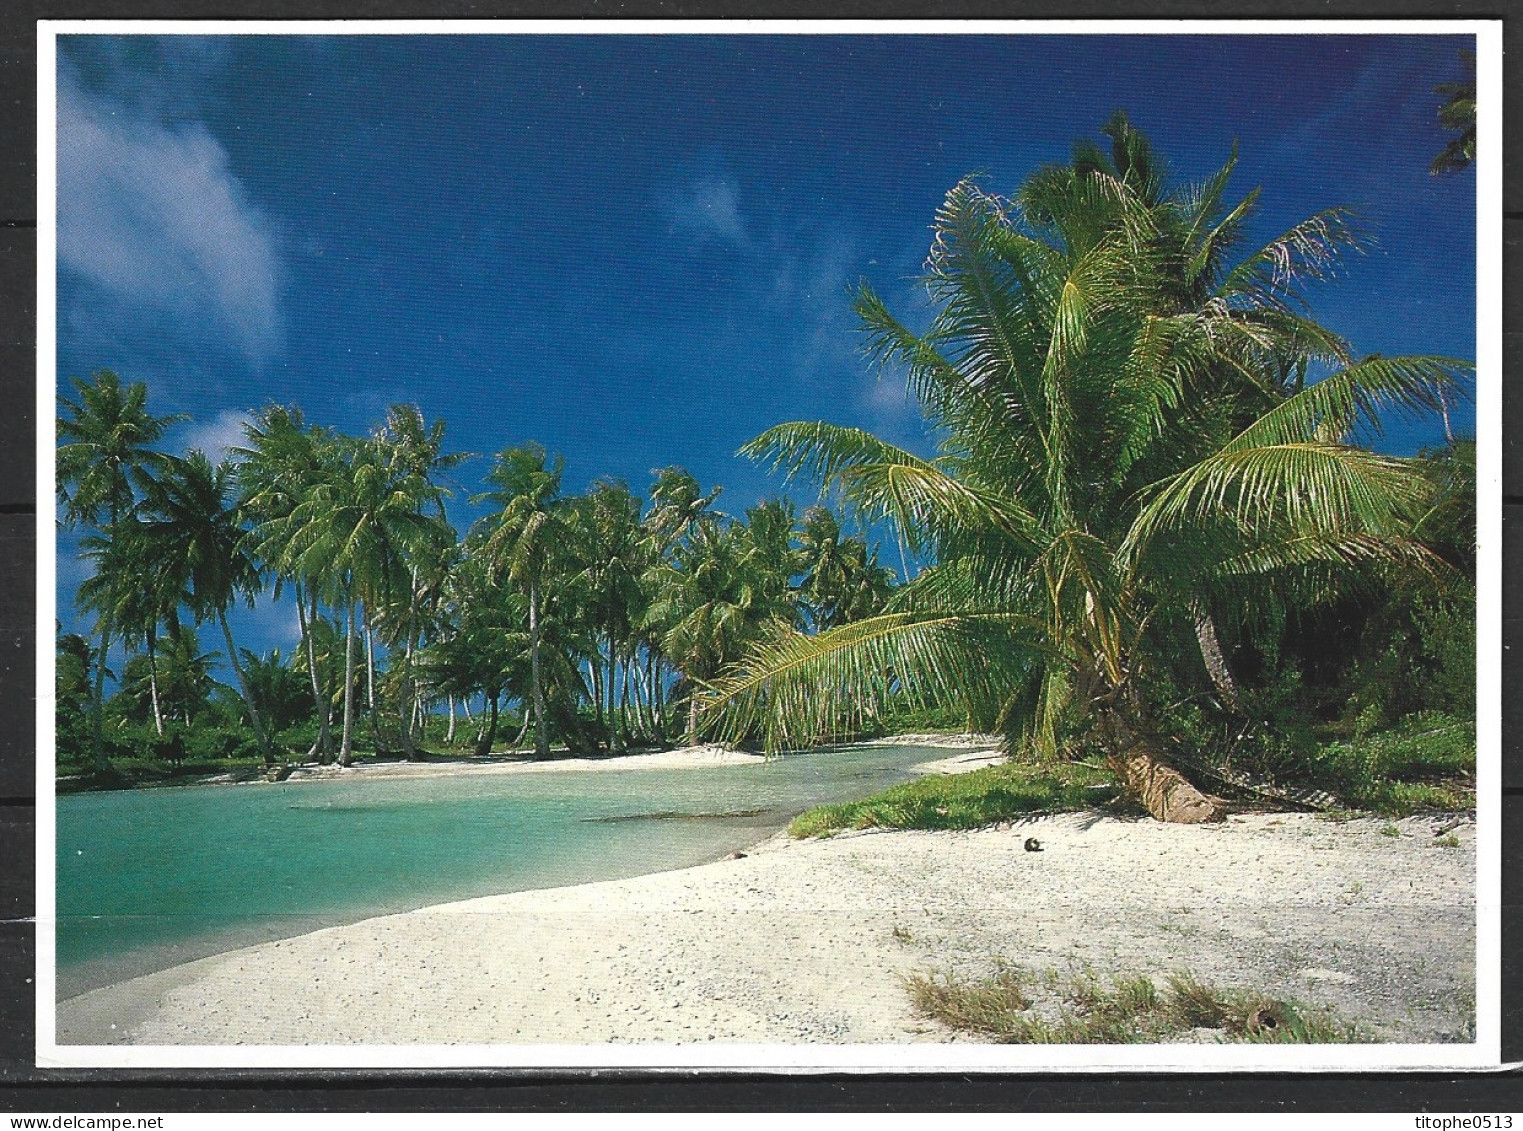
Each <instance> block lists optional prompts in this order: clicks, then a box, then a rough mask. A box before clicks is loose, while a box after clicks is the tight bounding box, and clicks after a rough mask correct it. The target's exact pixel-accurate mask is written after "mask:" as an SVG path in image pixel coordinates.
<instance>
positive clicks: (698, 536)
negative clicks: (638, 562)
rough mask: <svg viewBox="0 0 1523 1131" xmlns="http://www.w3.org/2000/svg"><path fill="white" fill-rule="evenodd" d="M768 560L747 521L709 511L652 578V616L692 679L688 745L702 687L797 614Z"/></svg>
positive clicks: (686, 678) (687, 680) (694, 733)
mask: <svg viewBox="0 0 1523 1131" xmlns="http://www.w3.org/2000/svg"><path fill="white" fill-rule="evenodd" d="M767 564H768V563H767V562H766V555H765V554H764V553H763V552H762V551H761V550H760V549H759V548H758V546H757V543H756V542H755V541H754V540H753V538H752V536H751V534H750V532H749V531H748V530H747V529H746V528H745V527H744V526H741V525H739V524H724V523H721V522H720V521H718V520H717V519H715V518H712V517H710V518H705V519H703V520H701V521H699V522H698V523H697V524H696V526H695V527H694V529H693V532H692V534H691V536H690V537H689V538H688V539H686V540H685V541H683V542H681V543H679V544H678V545H677V547H676V548H675V550H674V551H673V554H672V557H671V560H670V561H667V562H663V563H661V564H660V565H657V566H656V567H654V568H653V569H652V571H651V572H650V574H649V575H648V577H647V583H648V584H649V585H650V587H651V589H652V591H653V592H654V594H655V596H654V598H653V599H652V601H651V605H650V609H649V611H648V612H647V614H646V615H647V621H648V623H649V624H650V625H651V626H653V627H657V628H658V630H659V631H660V634H661V636H660V638H661V648H662V651H663V652H664V653H665V654H666V655H667V656H669V657H671V659H672V661H673V663H675V664H676V666H677V668H678V670H679V671H681V673H682V676H683V683H684V684H685V685H686V690H687V699H688V720H687V742H688V745H689V746H694V745H697V743H698V739H699V732H700V721H701V720H700V708H701V705H702V688H704V687H705V686H707V685H708V684H710V683H711V682H712V681H713V680H714V679H716V678H717V677H718V676H719V674H720V672H721V671H723V670H724V668H725V667H726V666H727V665H729V664H732V663H734V662H735V661H736V660H738V659H739V658H740V657H741V656H742V655H743V654H744V653H745V650H746V648H748V647H749V646H751V645H752V644H753V643H755V642H756V641H757V639H759V637H760V636H761V635H762V633H763V632H764V631H766V630H768V629H771V628H773V627H774V626H784V625H787V624H791V623H793V621H794V618H795V616H796V612H795V610H794V608H793V607H792V606H791V605H790V604H789V603H788V602H787V601H786V600H785V598H784V595H783V594H782V593H781V592H780V591H779V587H778V586H777V584H776V574H775V573H774V572H772V571H769V570H768V569H767V568H766V565H767Z"/></svg>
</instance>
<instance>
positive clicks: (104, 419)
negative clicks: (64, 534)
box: [56, 369, 184, 773]
mask: <svg viewBox="0 0 1523 1131" xmlns="http://www.w3.org/2000/svg"><path fill="white" fill-rule="evenodd" d="M70 381H71V384H72V385H73V386H74V390H75V393H76V394H77V396H76V398H75V399H72V400H71V399H69V398H68V397H59V398H58V402H59V407H60V408H61V409H62V410H63V412H62V414H61V415H60V416H59V417H58V422H57V428H58V438H59V439H60V440H62V441H63V442H62V443H61V444H60V445H59V447H58V452H57V464H56V471H57V479H58V482H57V486H56V489H57V493H58V501H59V502H60V503H62V504H63V523H64V526H65V528H66V529H75V528H77V527H80V526H88V527H92V528H94V529H95V530H96V531H97V533H98V534H99V535H100V536H101V537H102V538H104V539H105V540H106V541H107V542H110V541H111V540H112V539H113V538H114V536H115V534H116V531H117V526H118V524H119V523H121V522H122V521H123V520H124V519H125V518H127V517H128V516H129V515H130V514H131V513H132V510H133V507H134V506H135V504H136V499H137V492H138V491H140V490H142V488H143V487H144V485H145V484H146V482H147V481H148V480H149V479H150V478H151V476H152V473H153V472H155V471H157V470H159V469H160V468H161V467H162V465H163V461H164V459H165V457H164V456H163V455H162V454H161V453H159V452H156V451H154V450H153V445H154V444H156V443H158V441H159V440H160V438H161V437H162V436H163V435H164V432H165V431H166V429H168V428H169V426H170V425H172V424H174V423H176V422H177V421H179V420H182V419H184V418H183V417H181V416H178V415H170V416H154V415H152V414H151V413H150V412H149V411H148V387H147V385H145V384H143V382H141V381H134V382H133V383H132V384H130V385H127V386H126V387H125V388H124V387H123V386H122V383H121V378H120V377H118V376H117V375H116V374H115V373H113V372H111V371H110V370H109V369H102V370H100V371H99V372H97V373H95V374H94V375H93V376H92V377H91V379H90V380H89V381H82V380H80V379H79V378H77V377H75V378H71V379H70ZM116 623H117V622H116V621H115V619H114V616H113V610H112V609H110V608H107V609H104V610H103V611H102V615H101V617H100V619H99V632H100V658H99V660H98V661H97V662H96V663H95V664H94V665H93V668H94V678H95V690H94V696H93V699H92V703H91V709H92V710H91V713H92V716H93V720H92V721H93V726H92V730H93V732H94V733H93V742H94V759H95V770H96V772H97V773H99V772H101V771H103V770H105V769H106V768H107V766H108V764H109V763H108V760H107V757H106V747H105V742H104V740H103V736H102V721H103V718H104V705H105V676H106V654H107V652H108V651H109V650H110V648H111V640H112V637H113V634H114V632H115V628H116Z"/></svg>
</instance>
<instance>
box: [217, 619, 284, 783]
mask: <svg viewBox="0 0 1523 1131" xmlns="http://www.w3.org/2000/svg"><path fill="white" fill-rule="evenodd" d="M217 623H218V624H220V625H221V626H222V639H223V640H225V641H227V655H228V660H229V662H231V663H232V665H233V674H234V675H235V676H237V677H238V690H239V691H240V692H241V693H242V695H243V702H244V703H245V704H246V705H247V706H248V709H249V723H250V725H251V726H253V728H254V741H255V742H257V743H259V753H260V754H262V755H263V756H264V764H265V765H266V766H273V765H274V764H275V752H274V750H272V749H271V748H270V738H269V735H267V734H265V732H264V723H263V722H262V721H261V720H260V718H259V705H258V704H257V703H255V702H254V690H253V688H251V687H250V686H249V680H248V676H247V675H246V674H245V673H244V671H243V664H242V663H241V662H240V661H239V659H238V646H237V645H236V644H234V643H233V629H232V626H231V625H229V624H228V623H227V613H226V611H224V610H222V609H218V610H217Z"/></svg>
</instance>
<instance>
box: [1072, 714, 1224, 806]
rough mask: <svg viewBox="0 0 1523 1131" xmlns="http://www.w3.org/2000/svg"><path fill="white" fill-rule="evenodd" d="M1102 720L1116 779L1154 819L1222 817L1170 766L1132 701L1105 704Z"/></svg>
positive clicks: (1211, 800) (1215, 803) (1210, 800)
mask: <svg viewBox="0 0 1523 1131" xmlns="http://www.w3.org/2000/svg"><path fill="white" fill-rule="evenodd" d="M1100 724H1101V730H1102V732H1103V733H1104V735H1105V741H1106V746H1107V747H1108V754H1107V757H1108V760H1109V762H1110V764H1111V769H1112V771H1113V772H1114V773H1115V774H1116V778H1117V780H1118V781H1119V782H1120V783H1121V786H1122V788H1123V789H1124V790H1126V792H1127V793H1129V794H1131V795H1132V796H1133V797H1135V798H1137V800H1138V801H1140V802H1141V803H1142V806H1143V808H1145V809H1146V810H1147V811H1148V813H1149V814H1151V815H1152V816H1153V817H1155V818H1157V819H1158V820H1160V821H1167V822H1169V823H1171V824H1180V825H1198V824H1201V823H1202V822H1205V821H1219V820H1221V819H1222V818H1223V817H1225V816H1226V813H1225V810H1224V808H1223V806H1222V803H1221V802H1220V801H1219V800H1218V799H1216V798H1213V797H1208V796H1207V795H1206V794H1204V793H1202V792H1201V791H1200V790H1198V789H1196V788H1195V786H1194V785H1192V784H1191V783H1190V781H1189V779H1188V778H1186V777H1185V776H1184V775H1183V774H1182V773H1180V772H1179V771H1178V770H1177V769H1175V768H1174V767H1173V766H1172V765H1170V764H1169V762H1168V759H1167V758H1166V756H1165V755H1164V752H1163V749H1162V745H1161V744H1160V743H1159V742H1158V741H1157V739H1156V738H1154V737H1153V736H1152V735H1151V734H1150V733H1149V732H1148V729H1147V726H1146V724H1145V723H1144V722H1143V720H1142V718H1141V711H1140V710H1139V709H1138V708H1137V707H1136V706H1135V705H1126V706H1120V707H1106V708H1103V709H1102V711H1101V714H1100Z"/></svg>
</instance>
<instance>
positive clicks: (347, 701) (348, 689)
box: [338, 598, 354, 766]
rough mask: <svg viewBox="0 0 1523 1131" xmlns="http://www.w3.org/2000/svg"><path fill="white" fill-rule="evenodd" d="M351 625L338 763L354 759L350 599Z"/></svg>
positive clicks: (351, 625) (347, 635) (346, 641)
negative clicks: (342, 727) (342, 729)
mask: <svg viewBox="0 0 1523 1131" xmlns="http://www.w3.org/2000/svg"><path fill="white" fill-rule="evenodd" d="M348 606H349V626H348V629H347V630H346V631H345V633H344V732H343V737H342V738H341V739H340V740H339V747H338V764H339V765H340V766H348V765H350V764H351V763H352V762H353V761H354V600H353V599H352V598H351V599H350V600H349V601H348Z"/></svg>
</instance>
